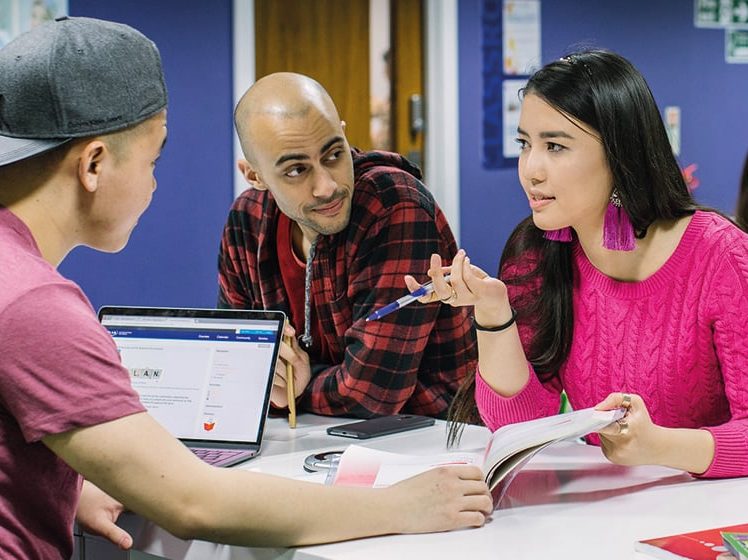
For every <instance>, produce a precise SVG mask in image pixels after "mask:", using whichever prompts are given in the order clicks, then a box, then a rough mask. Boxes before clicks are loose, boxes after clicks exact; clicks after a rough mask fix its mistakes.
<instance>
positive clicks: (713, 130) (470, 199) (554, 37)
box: [459, 0, 748, 273]
mask: <svg viewBox="0 0 748 560" xmlns="http://www.w3.org/2000/svg"><path fill="white" fill-rule="evenodd" d="M480 10H481V2H480V0H460V2H459V41H460V45H459V72H460V76H459V78H460V91H459V94H460V169H461V171H460V174H461V177H460V179H461V181H460V182H461V187H462V188H461V193H460V213H461V237H460V239H461V242H462V245H463V247H465V248H466V249H467V250H468V252H469V254H470V255H471V260H472V261H473V262H474V263H476V264H478V265H479V266H482V267H485V268H486V270H487V271H489V272H492V273H493V272H495V271H496V268H497V265H498V259H499V255H500V252H501V249H502V248H503V246H504V243H505V241H506V239H507V237H508V236H509V234H510V233H511V231H512V229H513V228H514V226H515V225H516V224H517V223H518V222H519V221H520V220H521V219H522V218H523V217H525V216H527V215H529V208H528V206H527V201H526V198H525V196H524V194H523V193H522V191H521V187H520V185H519V180H518V178H517V172H516V169H501V170H493V171H488V170H484V169H482V167H481V142H482V140H481V135H482V129H481V115H480V113H479V110H476V108H480V107H481V90H482V84H481V65H482V61H481V37H480V15H481V14H480ZM541 26H542V46H541V48H542V56H543V63H546V62H548V61H550V60H553V59H555V58H558V57H560V56H562V55H563V54H565V53H566V52H568V51H569V50H573V48H574V46H575V45H579V44H585V45H590V46H597V47H604V48H608V49H610V50H614V51H616V52H619V53H620V54H622V55H623V56H625V57H626V58H628V59H629V60H631V61H632V62H633V63H634V65H636V66H637V67H638V68H639V70H641V72H642V73H643V74H644V77H645V78H646V79H647V81H648V82H649V85H650V87H651V88H652V91H653V93H654V96H655V99H656V100H657V102H658V105H659V106H660V108H661V109H662V108H664V107H665V106H669V105H677V106H680V108H681V122H682V124H681V155H680V157H679V161H680V163H681V166H686V165H688V164H691V163H696V164H698V170H697V171H696V176H697V177H698V178H699V179H700V181H701V186H700V187H699V188H698V189H697V190H696V191H695V196H696V198H697V199H698V201H699V202H701V203H702V204H707V205H710V206H715V207H718V208H720V209H721V210H724V211H726V212H732V210H733V208H734V205H735V201H736V199H737V189H738V183H739V180H740V172H741V169H742V164H743V159H744V158H745V154H746V150H748V105H747V103H746V102H747V101H748V97H747V96H746V92H748V65H745V64H742V65H741V64H726V63H725V61H724V48H725V46H724V32H723V31H721V30H713V29H697V28H695V27H694V26H693V1H692V0H689V1H685V0H658V1H657V2H652V1H651V0H606V1H604V2H601V1H600V0H552V1H551V0H543V2H542V8H541Z"/></svg>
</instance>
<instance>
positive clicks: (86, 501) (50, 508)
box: [0, 18, 491, 559]
mask: <svg viewBox="0 0 748 560" xmlns="http://www.w3.org/2000/svg"><path fill="white" fill-rule="evenodd" d="M0 75H2V76H3V78H2V80H0V348H2V354H0V557H3V558H10V557H12V558H21V559H24V558H45V559H46V558H69V557H70V555H71V553H72V530H71V529H72V522H73V515H74V513H75V511H76V507H77V508H78V516H79V520H80V522H81V523H82V524H84V525H85V526H87V527H88V528H90V529H92V530H94V531H98V532H102V533H104V534H106V535H107V536H108V537H109V538H110V539H111V540H113V541H114V542H116V543H118V544H120V545H121V546H123V547H127V546H129V545H130V544H131V539H130V537H129V536H128V535H126V534H125V533H124V532H123V531H121V530H120V529H118V528H117V527H116V526H115V525H114V524H113V521H115V520H116V518H117V515H118V513H119V512H120V511H121V509H122V505H121V504H124V505H125V506H126V507H127V508H129V509H132V510H133V511H135V512H137V513H139V514H141V515H143V516H144V517H146V518H148V519H150V520H152V521H154V522H156V523H157V524H159V525H161V526H162V527H164V528H166V529H167V530H169V531H171V532H172V533H174V534H175V535H177V536H180V537H183V538H200V539H207V540H215V541H219V542H225V543H235V544H247V545H249V544H252V545H260V546H262V545H298V544H305V543H315V542H324V541H330V540H339V539H349V538H355V537H361V536H366V535H375V534H385V533H396V532H425V531H434V530H447V529H452V528H457V527H465V526H478V525H481V524H482V523H483V522H484V520H485V516H486V514H487V513H488V512H489V510H490V507H491V501H490V497H489V496H488V492H487V489H486V487H485V484H483V482H482V480H481V478H482V477H481V474H480V471H479V470H478V469H477V468H467V467H465V468H450V469H442V470H439V471H433V472H429V473H426V474H424V475H421V476H419V477H416V478H413V479H410V480H409V481H405V482H404V483H401V484H399V485H396V486H393V487H390V488H387V489H383V490H373V489H354V488H348V489H345V488H329V487H324V486H318V485H313V484H307V483H302V482H297V481H293V480H288V479H282V478H277V477H273V476H269V475H263V474H259V473H252V472H249V471H243V470H238V469H217V468H213V467H210V466H208V465H206V464H205V463H203V462H201V461H200V460H198V459H197V458H196V457H195V456H193V455H192V453H190V452H189V451H188V450H187V449H186V448H185V447H184V446H183V445H181V444H180V443H179V442H178V441H177V440H175V439H174V438H173V437H171V436H170V435H169V434H168V433H167V432H166V431H165V430H164V429H163V428H162V427H161V426H159V425H158V424H157V423H156V422H155V421H154V420H153V419H152V418H151V417H150V416H149V415H148V414H147V413H146V412H145V410H144V408H143V406H142V405H141V404H140V402H139V400H138V398H137V395H136V394H135V393H134V391H133V390H132V388H131V387H130V383H129V376H128V373H127V371H126V370H125V369H124V368H123V367H122V365H121V364H120V361H119V357H118V354H117V350H116V347H115V345H114V342H113V341H112V339H111V338H110V337H109V335H108V333H107V332H106V330H104V329H103V328H102V327H101V326H100V325H99V323H98V321H97V319H96V316H95V313H94V311H93V309H92V308H91V306H90V303H89V302H88V300H87V299H86V297H85V296H84V295H83V293H82V292H81V290H80V289H79V288H78V287H77V286H76V285H75V284H74V283H73V282H71V281H69V280H66V279H65V278H63V277H62V276H61V275H60V274H59V273H58V272H57V270H56V267H57V265H58V264H59V263H60V262H61V261H62V260H63V258H64V257H65V255H66V254H67V253H68V252H69V251H70V250H71V249H72V248H73V247H75V246H77V245H87V246H90V247H94V248H96V249H100V250H103V251H118V250H120V249H122V248H123V247H124V246H125V244H126V243H127V240H128V238H129V236H130V233H131V231H132V229H133V227H134V225H135V223H136V221H137V219H138V217H139V216H140V215H141V214H142V213H143V212H144V211H145V209H146V207H147V206H148V204H149V202H150V200H151V196H152V194H153V191H154V190H155V187H156V181H155V179H154V176H153V171H154V167H155V162H156V160H157V159H158V157H159V154H160V151H161V148H162V147H163V144H164V142H165V139H166V110H165V108H166V101H167V99H166V90H165V86H164V81H163V75H162V70H161V63H160V58H159V55H158V51H157V50H156V48H155V46H154V45H153V43H151V42H150V41H149V40H148V39H147V38H145V37H144V36H143V35H141V34H140V33H139V32H137V31H135V30H134V29H132V28H130V27H127V26H124V25H121V24H115V23H111V22H104V21H100V20H94V19H88V18H62V19H61V20H58V21H55V22H50V23H48V24H45V25H42V26H39V27H36V28H35V29H33V30H32V31H30V32H28V33H26V34H24V35H22V36H21V37H19V38H18V39H16V40H15V41H13V42H11V43H10V44H8V45H7V46H6V47H4V48H3V49H0ZM81 475H82V476H83V477H85V479H86V480H87V481H90V483H86V484H85V485H84V486H83V490H82V491H81V480H82V478H81ZM91 483H92V484H95V485H96V486H93V485H92V484H91ZM97 487H99V488H101V489H102V490H103V491H105V492H106V494H104V493H103V492H101V491H100V490H98V488H97ZM81 492H82V494H81ZM107 494H108V495H111V496H113V497H114V498H116V500H113V499H112V498H109V496H108V495H107ZM79 498H80V501H79ZM289 501H292V502H293V507H288V502H289Z"/></svg>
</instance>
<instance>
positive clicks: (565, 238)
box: [543, 227, 571, 243]
mask: <svg viewBox="0 0 748 560" xmlns="http://www.w3.org/2000/svg"><path fill="white" fill-rule="evenodd" d="M543 237H545V238H546V239H549V240H551V241H561V242H563V243H569V242H570V241H571V228H570V227H565V228H561V229H549V230H547V231H545V232H544V233H543Z"/></svg>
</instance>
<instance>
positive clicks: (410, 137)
mask: <svg viewBox="0 0 748 560" xmlns="http://www.w3.org/2000/svg"><path fill="white" fill-rule="evenodd" d="M386 4H387V5H386V6H385V7H386V12H387V14H386V19H385V20H384V25H387V26H388V27H389V29H387V30H386V32H387V35H388V39H389V41H390V47H389V50H388V51H386V52H385V53H382V52H377V53H374V54H373V55H372V53H371V52H370V45H371V44H372V43H371V41H370V38H371V33H378V32H379V31H382V30H380V29H378V28H375V29H372V28H371V27H370V21H377V22H381V21H382V20H381V19H378V18H375V17H374V16H373V15H372V12H371V10H372V9H378V6H379V5H381V2H379V1H377V0H372V3H371V4H370V2H369V0H255V53H256V60H255V74H256V77H257V78H260V77H262V76H265V75H267V74H270V73H272V72H280V71H289V72H299V73H301V74H306V75H308V76H311V77H312V78H314V79H315V80H317V81H318V82H320V83H321V84H322V86H323V87H324V88H325V89H326V90H327V91H328V92H329V93H330V96H331V97H332V98H333V100H334V101H335V104H336V106H337V107H338V111H339V113H340V117H341V119H343V120H344V121H346V135H347V137H348V140H349V142H350V143H351V145H353V146H356V147H358V148H361V149H362V150H369V149H372V148H373V147H376V148H381V149H389V150H392V151H396V152H399V153H401V154H403V155H405V156H406V157H408V158H409V159H411V160H412V161H413V162H414V163H416V164H418V165H419V166H420V165H422V164H423V145H424V143H423V135H424V131H423V129H424V125H425V123H424V121H423V118H424V117H425V99H424V91H423V83H424V80H423V66H424V65H423V48H422V45H423V22H422V19H423V18H422V0H387V1H386ZM377 25H382V23H377ZM375 43H376V42H375ZM376 44H379V43H376ZM372 56H375V57H382V56H386V57H387V58H386V64H387V65H388V68H387V72H386V75H385V73H384V72H380V73H375V75H374V77H373V78H371V77H370V61H371V60H372V58H371V57H372ZM372 79H373V80H384V81H386V80H389V81H390V82H391V84H390V87H388V88H387V89H388V90H389V99H387V100H384V101H383V100H382V99H379V98H374V97H372V91H374V90H375V89H380V88H376V87H375V88H372V87H371V85H372V82H371V80H372ZM375 85H376V86H380V85H381V84H380V83H377V84H375ZM419 111H420V112H419ZM382 112H384V113H386V114H384V115H383V114H382ZM419 117H421V120H420V121H419ZM382 122H384V123H385V124H384V126H385V127H386V128H385V130H384V131H382V129H381V126H382ZM378 127H380V128H378ZM382 138H384V140H383V139H382ZM375 144H376V146H375Z"/></svg>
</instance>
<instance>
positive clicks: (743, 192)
mask: <svg viewBox="0 0 748 560" xmlns="http://www.w3.org/2000/svg"><path fill="white" fill-rule="evenodd" d="M735 221H736V222H737V223H738V225H739V226H740V227H741V228H743V230H745V231H748V154H746V156H745V163H744V164H743V176H742V177H741V178H740V194H739V195H738V207H737V208H736V209H735Z"/></svg>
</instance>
